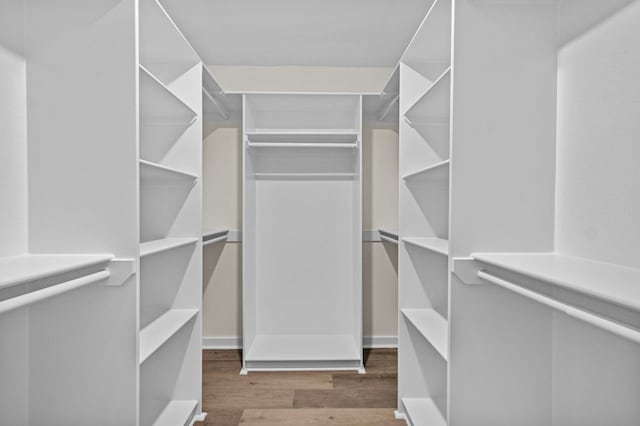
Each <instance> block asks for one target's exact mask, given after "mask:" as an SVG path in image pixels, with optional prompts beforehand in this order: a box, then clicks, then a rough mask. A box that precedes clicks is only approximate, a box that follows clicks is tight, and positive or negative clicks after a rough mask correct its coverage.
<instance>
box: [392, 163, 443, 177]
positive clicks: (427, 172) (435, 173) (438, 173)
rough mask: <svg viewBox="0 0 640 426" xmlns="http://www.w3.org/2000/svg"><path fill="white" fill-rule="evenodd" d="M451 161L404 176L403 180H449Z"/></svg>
mask: <svg viewBox="0 0 640 426" xmlns="http://www.w3.org/2000/svg"><path fill="white" fill-rule="evenodd" d="M449 163H450V161H449V160H444V161H441V162H439V163H436V164H433V165H431V166H428V167H425V168H424V169H420V170H417V171H415V172H412V173H408V174H406V175H404V176H402V179H422V178H428V177H430V178H434V179H448V178H449Z"/></svg>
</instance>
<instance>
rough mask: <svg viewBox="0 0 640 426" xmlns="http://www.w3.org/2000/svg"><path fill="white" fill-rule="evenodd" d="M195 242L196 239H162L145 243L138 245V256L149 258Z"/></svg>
mask: <svg viewBox="0 0 640 426" xmlns="http://www.w3.org/2000/svg"><path fill="white" fill-rule="evenodd" d="M197 242H198V239H197V238H163V239H161V240H154V241H147V242H145V243H141V244H140V256H141V257H144V256H149V255H151V254H155V253H160V252H163V251H167V250H172V249H175V248H178V247H182V246H186V245H189V244H195V243H197Z"/></svg>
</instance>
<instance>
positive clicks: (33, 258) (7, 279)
mask: <svg viewBox="0 0 640 426" xmlns="http://www.w3.org/2000/svg"><path fill="white" fill-rule="evenodd" d="M112 259H113V256H112V255H109V254H100V255H65V254H23V255H19V256H9V257H3V258H0V289H3V288H6V287H13V286H19V285H24V284H29V283H32V282H34V281H38V280H44V279H47V278H51V277H55V276H57V275H62V274H67V273H71V272H74V271H81V270H86V269H91V270H92V271H93V272H95V271H98V270H100V269H104V268H106V267H107V266H108V265H109V262H110V261H111V260H112Z"/></svg>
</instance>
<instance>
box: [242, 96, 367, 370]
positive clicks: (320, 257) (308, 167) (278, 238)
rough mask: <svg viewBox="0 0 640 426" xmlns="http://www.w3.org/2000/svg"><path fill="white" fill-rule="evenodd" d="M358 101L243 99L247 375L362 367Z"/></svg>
mask: <svg viewBox="0 0 640 426" xmlns="http://www.w3.org/2000/svg"><path fill="white" fill-rule="evenodd" d="M361 102H362V100H361V97H360V96H357V95H329V94H282V95H270V94H255V95H253V94H252V95H245V97H244V149H243V151H244V203H243V206H244V213H243V214H244V224H243V244H244V247H243V325H244V333H243V336H244V338H243V347H244V352H243V353H244V359H243V364H244V368H245V370H248V371H251V370H287V369H356V370H360V369H361V368H362V319H361V315H362V282H361V265H362V263H361V262H362V260H361V240H362V236H361V232H362V231H361V228H362V226H361V185H362V183H361V148H360V147H361V141H362V134H361V130H360V129H361Z"/></svg>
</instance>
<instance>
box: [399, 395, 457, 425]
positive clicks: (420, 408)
mask: <svg viewBox="0 0 640 426" xmlns="http://www.w3.org/2000/svg"><path fill="white" fill-rule="evenodd" d="M402 404H403V405H404V408H405V410H406V411H407V417H408V419H409V422H410V423H411V424H412V425H414V426H419V425H429V426H447V421H446V420H445V418H444V416H443V415H442V413H441V412H440V409H439V408H438V406H437V405H436V404H435V402H434V401H433V399H431V398H402Z"/></svg>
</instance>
